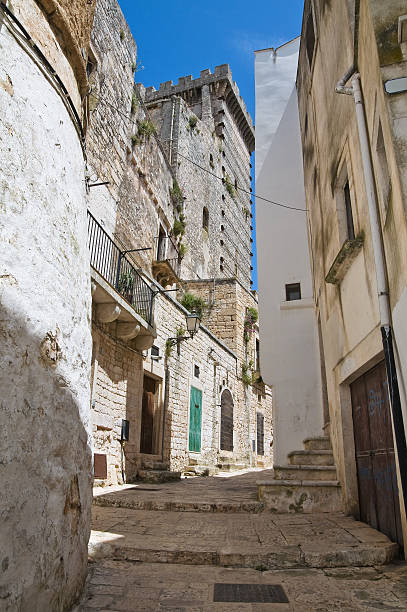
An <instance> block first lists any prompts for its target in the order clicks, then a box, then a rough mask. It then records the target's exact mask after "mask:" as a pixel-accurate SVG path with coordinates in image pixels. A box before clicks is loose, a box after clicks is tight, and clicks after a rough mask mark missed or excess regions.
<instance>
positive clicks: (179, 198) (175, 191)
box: [170, 179, 184, 205]
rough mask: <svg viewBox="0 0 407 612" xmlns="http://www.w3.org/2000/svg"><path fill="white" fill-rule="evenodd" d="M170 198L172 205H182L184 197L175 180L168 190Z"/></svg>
mask: <svg viewBox="0 0 407 612" xmlns="http://www.w3.org/2000/svg"><path fill="white" fill-rule="evenodd" d="M170 196H171V199H172V201H173V202H174V204H178V205H182V204H183V202H184V196H183V194H182V191H181V187H180V186H179V185H178V181H177V179H174V180H173V183H172V189H170Z"/></svg>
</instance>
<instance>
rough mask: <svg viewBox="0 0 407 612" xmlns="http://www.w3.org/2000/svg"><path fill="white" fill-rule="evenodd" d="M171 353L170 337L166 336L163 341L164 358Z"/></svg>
mask: <svg viewBox="0 0 407 612" xmlns="http://www.w3.org/2000/svg"><path fill="white" fill-rule="evenodd" d="M171 353H172V344H171V341H170V339H169V338H168V339H167V341H166V343H165V357H166V359H168V358H169V357H171Z"/></svg>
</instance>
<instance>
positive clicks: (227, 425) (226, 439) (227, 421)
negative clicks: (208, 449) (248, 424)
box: [220, 389, 233, 451]
mask: <svg viewBox="0 0 407 612" xmlns="http://www.w3.org/2000/svg"><path fill="white" fill-rule="evenodd" d="M220 405H221V408H220V410H221V416H220V448H221V450H225V451H233V397H232V394H231V392H230V391H229V390H228V389H225V390H224V392H223V393H222V397H221V401H220Z"/></svg>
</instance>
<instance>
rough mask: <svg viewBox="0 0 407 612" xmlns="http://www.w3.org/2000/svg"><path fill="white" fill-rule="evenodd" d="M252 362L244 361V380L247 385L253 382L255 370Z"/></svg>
mask: <svg viewBox="0 0 407 612" xmlns="http://www.w3.org/2000/svg"><path fill="white" fill-rule="evenodd" d="M251 363H252V362H249V363H242V382H243V384H244V385H246V386H249V385H252V384H253V370H252V367H251V366H250V364H251Z"/></svg>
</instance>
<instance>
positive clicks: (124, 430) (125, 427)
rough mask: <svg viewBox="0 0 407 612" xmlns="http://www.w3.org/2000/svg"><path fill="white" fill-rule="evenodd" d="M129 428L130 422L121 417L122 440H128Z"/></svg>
mask: <svg viewBox="0 0 407 612" xmlns="http://www.w3.org/2000/svg"><path fill="white" fill-rule="evenodd" d="M129 430H130V422H129V421H127V420H126V419H122V436H121V439H122V441H123V442H128V441H129Z"/></svg>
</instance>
